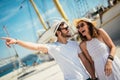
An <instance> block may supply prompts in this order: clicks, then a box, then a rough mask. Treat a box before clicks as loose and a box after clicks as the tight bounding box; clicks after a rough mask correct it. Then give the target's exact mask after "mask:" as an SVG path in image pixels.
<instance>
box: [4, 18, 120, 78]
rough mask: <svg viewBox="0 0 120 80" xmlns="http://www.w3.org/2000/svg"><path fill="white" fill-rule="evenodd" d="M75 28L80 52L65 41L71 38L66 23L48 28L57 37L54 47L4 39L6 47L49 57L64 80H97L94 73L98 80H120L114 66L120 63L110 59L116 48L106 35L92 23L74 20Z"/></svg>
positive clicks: (76, 47) (87, 20) (83, 19)
mask: <svg viewBox="0 0 120 80" xmlns="http://www.w3.org/2000/svg"><path fill="white" fill-rule="evenodd" d="M75 26H76V28H77V29H78V32H79V34H80V37H81V40H82V42H81V43H80V47H81V49H80V47H79V45H78V43H77V42H76V41H70V40H68V37H70V36H71V35H70V34H69V30H68V25H67V23H66V22H65V21H56V22H55V23H54V24H53V26H52V27H51V31H52V32H53V33H54V35H55V36H56V37H57V41H56V42H54V43H50V44H35V43H30V42H25V41H21V40H16V39H13V38H6V37H5V38H3V39H5V40H6V45H7V46H10V44H18V45H20V46H22V47H25V48H28V49H32V50H38V51H42V52H44V53H49V54H50V55H51V56H52V57H53V58H54V59H55V60H56V62H57V63H58V65H59V66H60V68H61V70H62V72H63V74H64V79H65V80H97V79H96V76H95V72H96V75H97V77H98V78H99V80H120V79H119V73H118V72H120V67H119V63H117V62H120V61H117V60H118V59H117V58H116V57H113V56H114V53H115V46H114V44H113V42H112V41H111V39H110V38H109V36H108V35H107V33H105V31H104V30H102V29H97V28H95V27H94V23H92V22H91V21H90V20H89V19H86V18H82V19H78V20H75ZM94 49H95V50H94ZM113 59H114V60H113ZM118 67H119V68H118ZM116 69H118V70H116ZM113 70H114V71H113ZM104 73H105V74H104Z"/></svg>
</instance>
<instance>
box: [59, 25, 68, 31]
mask: <svg viewBox="0 0 120 80" xmlns="http://www.w3.org/2000/svg"><path fill="white" fill-rule="evenodd" d="M68 28H69V27H68V26H67V27H65V28H60V30H68Z"/></svg>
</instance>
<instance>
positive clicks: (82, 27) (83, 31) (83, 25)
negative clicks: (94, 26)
mask: <svg viewBox="0 0 120 80" xmlns="http://www.w3.org/2000/svg"><path fill="white" fill-rule="evenodd" d="M77 29H78V31H79V32H80V33H81V34H82V35H83V36H86V35H88V34H89V29H88V25H87V23H86V22H84V21H81V22H79V23H78V25H77Z"/></svg>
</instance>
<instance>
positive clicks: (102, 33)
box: [99, 29, 116, 57]
mask: <svg viewBox="0 0 120 80" xmlns="http://www.w3.org/2000/svg"><path fill="white" fill-rule="evenodd" d="M99 33H100V36H101V37H102V39H103V41H104V42H105V43H106V45H107V46H108V47H109V48H110V55H111V56H113V57H114V55H115V49H116V48H115V45H114V43H113V41H112V40H111V38H110V37H109V35H108V34H107V33H106V32H105V31H104V30H103V29H99Z"/></svg>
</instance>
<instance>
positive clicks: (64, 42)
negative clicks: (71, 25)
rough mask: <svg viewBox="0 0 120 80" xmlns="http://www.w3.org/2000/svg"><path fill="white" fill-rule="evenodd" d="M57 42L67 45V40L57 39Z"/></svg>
mask: <svg viewBox="0 0 120 80" xmlns="http://www.w3.org/2000/svg"><path fill="white" fill-rule="evenodd" d="M57 41H58V42H60V43H62V44H67V38H58V40H57Z"/></svg>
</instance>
